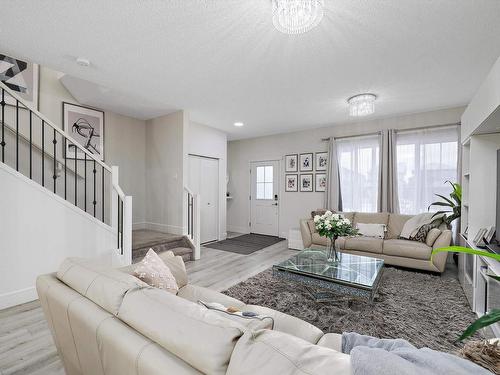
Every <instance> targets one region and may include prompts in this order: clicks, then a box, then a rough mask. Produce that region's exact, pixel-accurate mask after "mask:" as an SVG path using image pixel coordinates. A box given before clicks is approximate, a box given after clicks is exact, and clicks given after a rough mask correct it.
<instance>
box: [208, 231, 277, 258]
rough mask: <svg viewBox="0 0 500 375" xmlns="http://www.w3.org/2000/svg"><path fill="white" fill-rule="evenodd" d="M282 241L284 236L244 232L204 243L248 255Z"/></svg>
mask: <svg viewBox="0 0 500 375" xmlns="http://www.w3.org/2000/svg"><path fill="white" fill-rule="evenodd" d="M281 241H284V238H279V237H274V236H265V235H263V234H253V233H252V234H244V235H242V236H238V237H233V238H229V239H227V240H224V241H219V242H212V243H209V244H206V245H204V246H205V247H209V248H211V249H217V250H224V251H229V252H231V253H237V254H242V255H248V254H252V253H254V252H256V251H257V250H261V249H263V248H265V247H268V246H271V245H274V244H275V243H278V242H281Z"/></svg>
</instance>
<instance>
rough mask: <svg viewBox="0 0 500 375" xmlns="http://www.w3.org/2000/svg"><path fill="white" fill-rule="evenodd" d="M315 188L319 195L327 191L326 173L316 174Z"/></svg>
mask: <svg viewBox="0 0 500 375" xmlns="http://www.w3.org/2000/svg"><path fill="white" fill-rule="evenodd" d="M314 187H315V191H316V192H318V193H323V192H325V191H326V173H316V175H315V182H314Z"/></svg>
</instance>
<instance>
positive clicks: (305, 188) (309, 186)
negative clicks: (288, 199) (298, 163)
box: [300, 174, 314, 192]
mask: <svg viewBox="0 0 500 375" xmlns="http://www.w3.org/2000/svg"><path fill="white" fill-rule="evenodd" d="M300 191H301V192H312V191H314V180H313V175H312V174H301V175H300Z"/></svg>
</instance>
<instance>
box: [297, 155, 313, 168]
mask: <svg viewBox="0 0 500 375" xmlns="http://www.w3.org/2000/svg"><path fill="white" fill-rule="evenodd" d="M299 159H300V160H299V161H300V171H301V172H312V171H313V170H314V159H313V153H312V152H310V153H307V154H300V158H299Z"/></svg>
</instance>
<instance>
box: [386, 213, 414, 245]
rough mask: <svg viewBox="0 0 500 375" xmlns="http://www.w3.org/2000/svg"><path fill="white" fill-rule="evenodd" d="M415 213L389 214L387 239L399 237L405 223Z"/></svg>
mask: <svg viewBox="0 0 500 375" xmlns="http://www.w3.org/2000/svg"><path fill="white" fill-rule="evenodd" d="M413 216H414V215H401V214H389V223H388V224H387V235H386V238H387V239H396V238H399V235H400V234H401V230H402V229H403V226H404V225H405V223H406V222H407V221H408V220H409V219H410V218H412V217H413Z"/></svg>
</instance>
